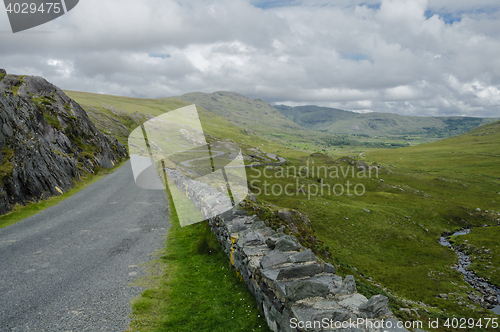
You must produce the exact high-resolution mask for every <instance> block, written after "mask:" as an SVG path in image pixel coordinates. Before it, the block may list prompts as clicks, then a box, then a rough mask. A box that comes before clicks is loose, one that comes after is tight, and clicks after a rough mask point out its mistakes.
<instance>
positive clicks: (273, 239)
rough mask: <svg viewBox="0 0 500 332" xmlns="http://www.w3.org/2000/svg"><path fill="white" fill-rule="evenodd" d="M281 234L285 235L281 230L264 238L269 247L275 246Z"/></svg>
mask: <svg viewBox="0 0 500 332" xmlns="http://www.w3.org/2000/svg"><path fill="white" fill-rule="evenodd" d="M283 236H285V234H283V233H282V232H278V233H276V234H273V235H272V236H270V237H269V238H267V240H266V244H267V246H268V247H269V248H271V249H274V247H275V246H276V242H277V241H278V240H279V239H280V238H282V237H283Z"/></svg>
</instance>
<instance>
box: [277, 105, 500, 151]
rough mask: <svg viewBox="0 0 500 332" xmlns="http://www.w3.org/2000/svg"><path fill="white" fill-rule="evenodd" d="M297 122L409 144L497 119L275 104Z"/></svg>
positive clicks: (465, 129)
mask: <svg viewBox="0 0 500 332" xmlns="http://www.w3.org/2000/svg"><path fill="white" fill-rule="evenodd" d="M275 107H276V109H277V110H279V111H280V112H281V113H282V114H283V115H285V116H286V117H287V118H289V119H290V120H292V121H293V122H295V123H297V124H298V125H300V126H302V127H304V128H308V129H311V130H319V131H324V132H328V133H332V134H338V135H340V134H343V135H355V136H362V137H365V138H366V137H370V138H371V139H375V138H378V139H380V138H381V137H384V138H385V139H389V138H393V139H398V140H400V141H401V140H402V141H406V142H411V143H412V144H419V143H425V142H430V141H435V140H437V139H441V138H447V137H451V136H455V135H460V134H463V133H465V132H467V131H469V130H471V129H474V128H476V127H478V126H479V125H481V124H486V123H488V122H492V121H495V120H498V119H490V118H473V117H417V116H403V115H398V114H392V113H366V114H359V113H354V112H347V111H343V110H339V109H335V108H328V107H318V106H298V107H289V106H285V105H278V106H275Z"/></svg>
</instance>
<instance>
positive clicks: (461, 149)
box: [249, 122, 500, 320]
mask: <svg viewBox="0 0 500 332" xmlns="http://www.w3.org/2000/svg"><path fill="white" fill-rule="evenodd" d="M498 151H500V122H495V123H492V124H489V125H484V126H481V127H479V128H477V129H476V130H473V131H471V132H470V133H468V134H465V135H462V136H459V137H454V138H449V139H445V140H442V141H438V142H435V143H430V144H423V145H419V146H415V147H408V148H403V149H396V150H373V151H371V152H368V153H366V156H365V157H364V158H361V159H360V158H359V157H357V158H348V157H340V158H332V157H329V156H327V155H324V154H318V153H316V154H305V153H303V154H302V155H299V154H295V155H293V156H292V155H286V154H285V157H288V159H289V160H290V163H289V164H287V165H286V166H285V167H283V169H279V168H275V169H272V170H269V169H264V168H262V169H260V170H259V171H260V173H259V171H257V170H252V171H251V172H249V177H250V180H249V181H250V182H251V183H252V184H253V186H252V188H253V191H254V193H255V195H256V197H257V199H258V200H259V202H260V203H261V206H260V207H259V208H257V207H256V210H255V211H258V212H259V213H262V214H263V216H264V217H265V216H267V217H268V219H267V222H268V223H270V224H271V225H273V224H275V223H277V222H278V221H277V219H276V215H277V213H278V212H279V211H280V210H284V209H292V208H293V209H298V210H299V211H301V212H302V213H304V214H306V215H307V216H308V218H309V220H310V227H302V225H295V226H291V227H290V228H289V229H288V230H289V231H290V232H294V233H296V234H297V235H298V236H299V237H300V238H301V239H302V241H303V242H304V243H306V245H308V246H310V247H311V248H313V249H314V250H315V251H316V252H317V253H319V254H320V255H321V254H323V255H324V257H325V258H328V257H331V259H332V260H333V262H334V264H335V265H337V266H338V267H339V271H341V272H342V273H345V274H355V275H356V276H357V278H358V280H360V281H361V282H366V283H367V284H370V285H372V286H374V285H381V286H382V287H383V288H384V289H385V290H386V291H387V292H389V293H390V294H392V295H393V297H392V301H393V302H394V303H398V306H399V307H403V308H409V309H417V310H418V312H419V315H420V316H422V317H427V318H433V317H435V315H438V316H439V317H441V318H442V317H449V315H453V316H457V317H476V318H478V317H491V316H492V315H493V314H492V313H491V312H489V311H487V310H485V309H483V308H481V307H479V306H478V305H476V304H474V303H472V302H470V301H468V300H465V301H463V299H467V296H468V294H469V293H475V290H474V289H472V288H471V287H470V286H469V285H467V284H466V283H465V282H464V280H463V277H462V275H461V274H460V273H459V272H458V271H456V270H454V269H452V266H453V265H454V264H455V263H456V261H457V258H456V255H455V253H454V252H453V251H451V250H450V249H448V248H446V247H444V246H442V245H440V244H439V243H438V240H439V237H440V236H441V234H442V233H444V232H447V231H453V230H456V229H461V228H463V227H467V226H479V225H491V226H495V225H497V224H498V218H499V216H498V211H499V210H500V209H499V206H500V204H499V203H498V201H499V199H500V195H499V194H498V193H499V192H500V190H499V188H500V168H499V167H498V165H499V164H500V163H499V161H500V160H499V157H500V156H499V153H498ZM376 165H380V166H381V167H380V168H377V169H378V174H377V173H376V170H375V169H374V170H373V172H372V174H371V175H369V174H366V173H363V172H361V173H359V171H360V170H362V167H365V168H367V167H369V166H376ZM300 167H307V172H308V174H306V173H305V171H304V172H301V173H295V172H294V171H297V170H298V169H299V168H300ZM358 167H359V168H358ZM325 170H328V171H325ZM335 171H338V172H335ZM353 171H354V173H352V172H353ZM264 172H265V173H264ZM325 172H326V173H325ZM296 183H297V184H298V185H295V184H296ZM287 185H288V186H290V187H289V191H288V193H287V192H284V191H282V190H280V188H281V189H284V188H286V186H287ZM356 186H359V187H358V194H359V195H358V194H356V192H355V191H354V190H355V188H356ZM297 187H299V188H297ZM348 188H350V193H348V192H347V190H348ZM363 188H364V191H363V190H362V189H363ZM273 190H274V191H273ZM342 190H344V192H342ZM477 208H480V211H478V210H476V209H477ZM259 209H261V210H259ZM261 211H263V212H261ZM314 239H316V240H314ZM499 241H500V239H489V242H488V243H490V244H495V243H496V244H495V245H497V244H498V242H499ZM484 242H485V241H484ZM484 242H483V243H481V246H483V245H485V244H484ZM477 246H479V244H478V245H477ZM479 247H480V246H479ZM489 249H490V250H498V248H493V247H491V248H489ZM483 250H484V249H483ZM493 252H496V251H493ZM490 256H491V255H490ZM483 258H484V257H483ZM491 262H492V265H489V268H488V273H490V274H498V273H499V272H500V266H498V262H497V260H496V259H493V260H491ZM482 266H483V267H484V264H483V265H482ZM443 293H446V294H449V298H450V299H449V300H444V299H442V298H439V297H438V296H439V294H443ZM402 318H404V319H411V320H414V319H418V317H417V316H416V315H412V316H410V317H402ZM424 320H425V319H424Z"/></svg>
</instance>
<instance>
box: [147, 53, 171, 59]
mask: <svg viewBox="0 0 500 332" xmlns="http://www.w3.org/2000/svg"><path fill="white" fill-rule="evenodd" d="M148 55H149V57H150V58H161V59H168V58H171V57H172V56H171V55H170V54H160V53H151V54H148Z"/></svg>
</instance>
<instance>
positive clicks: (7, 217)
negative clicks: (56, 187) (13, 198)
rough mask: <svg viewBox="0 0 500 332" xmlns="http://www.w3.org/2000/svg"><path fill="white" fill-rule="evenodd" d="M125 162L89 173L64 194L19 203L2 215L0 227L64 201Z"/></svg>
mask: <svg viewBox="0 0 500 332" xmlns="http://www.w3.org/2000/svg"><path fill="white" fill-rule="evenodd" d="M124 164H125V161H122V162H121V163H119V164H117V165H116V166H115V167H114V168H112V169H100V170H99V173H98V174H88V175H86V176H85V177H82V178H81V180H80V181H73V183H74V186H73V188H71V189H70V190H68V191H66V192H65V193H63V194H62V195H59V196H52V197H49V198H47V199H46V200H43V201H40V202H38V203H34V202H28V203H27V204H26V205H25V206H23V205H19V204H18V205H16V206H15V207H14V208H13V209H12V211H11V212H9V213H7V214H4V215H1V216H0V228H3V227H7V226H9V225H12V224H15V223H16V222H18V221H21V220H23V219H25V218H28V217H31V216H32V215H34V214H36V213H38V212H41V211H43V210H45V209H46V208H49V207H51V206H54V205H56V204H58V203H60V202H62V201H63V200H65V199H66V198H68V197H70V196H72V195H74V194H76V193H77V192H79V191H80V190H82V189H84V188H85V187H87V186H88V185H90V184H92V183H94V182H96V181H99V180H100V179H101V178H103V177H104V176H106V175H108V174H110V173H113V172H114V171H116V170H117V169H118V168H120V167H121V166H123V165H124Z"/></svg>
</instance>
